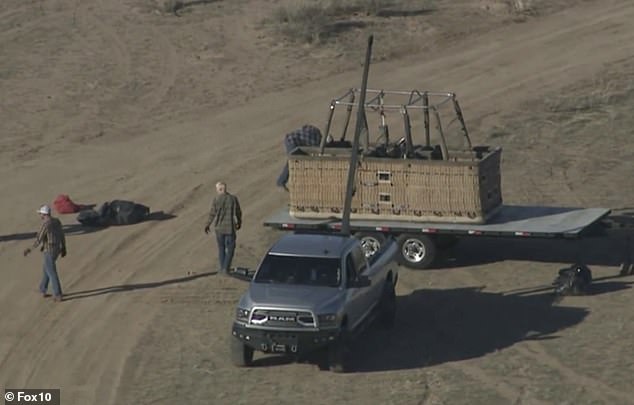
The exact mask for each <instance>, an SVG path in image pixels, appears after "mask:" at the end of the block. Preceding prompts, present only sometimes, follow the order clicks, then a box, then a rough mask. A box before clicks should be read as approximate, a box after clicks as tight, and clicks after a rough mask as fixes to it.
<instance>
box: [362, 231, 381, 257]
mask: <svg viewBox="0 0 634 405" xmlns="http://www.w3.org/2000/svg"><path fill="white" fill-rule="evenodd" d="M354 237H355V238H357V239H359V241H360V242H361V247H362V248H363V251H364V252H365V257H366V258H368V259H369V258H371V257H372V256H374V255H375V254H376V252H378V251H379V250H381V246H383V244H384V243H385V236H384V235H383V234H382V233H380V232H359V233H356V234H354Z"/></svg>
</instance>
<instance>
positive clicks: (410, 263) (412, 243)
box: [397, 234, 436, 270]
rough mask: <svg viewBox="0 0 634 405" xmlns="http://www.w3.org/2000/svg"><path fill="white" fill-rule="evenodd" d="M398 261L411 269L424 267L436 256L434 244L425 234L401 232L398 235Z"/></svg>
mask: <svg viewBox="0 0 634 405" xmlns="http://www.w3.org/2000/svg"><path fill="white" fill-rule="evenodd" d="M397 242H398V247H399V250H400V253H401V254H400V255H398V262H399V263H400V264H402V265H404V266H406V267H409V268H411V269H418V270H421V269H426V268H428V267H429V266H430V265H431V264H432V263H433V262H434V259H435V258H436V244H435V243H434V240H433V239H432V238H430V237H429V236H427V235H408V234H403V235H401V236H399V237H398V240H397Z"/></svg>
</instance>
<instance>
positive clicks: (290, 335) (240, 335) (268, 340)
mask: <svg viewBox="0 0 634 405" xmlns="http://www.w3.org/2000/svg"><path fill="white" fill-rule="evenodd" d="M231 334H232V335H233V338H234V339H239V340H241V341H242V342H243V343H244V344H245V345H247V346H249V347H251V348H252V349H254V350H258V351H261V352H264V353H281V354H304V353H309V352H311V351H315V350H317V349H319V348H322V347H324V346H327V345H328V344H329V343H330V342H333V341H335V340H336V339H337V335H338V331H337V330H336V329H329V330H321V331H314V330H313V331H281V330H269V329H255V328H247V327H246V326H244V325H241V324H238V323H234V324H233V328H232V331H231Z"/></svg>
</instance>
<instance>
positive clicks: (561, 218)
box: [264, 205, 611, 239]
mask: <svg viewBox="0 0 634 405" xmlns="http://www.w3.org/2000/svg"><path fill="white" fill-rule="evenodd" d="M610 212H611V210H610V209H607V208H565V207H544V206H524V205H503V206H502V207H500V209H499V211H498V213H497V214H496V215H495V216H494V217H492V218H491V219H490V220H489V222H487V223H486V224H481V225H480V224H460V223H441V222H406V221H378V220H354V219H353V220H350V229H351V231H353V232H384V233H424V234H446V235H456V236H459V235H464V236H467V235H473V236H478V235H480V236H506V237H535V238H567V239H574V238H579V237H581V236H582V235H583V234H584V231H586V230H587V229H588V228H589V227H590V226H592V225H593V224H595V223H597V222H599V221H601V220H602V219H603V218H605V217H607V216H608V215H609V214H610ZM264 225H265V226H268V227H271V228H277V229H284V230H298V231H301V230H312V231H339V230H340V229H341V226H342V223H341V220H340V219H337V218H332V219H300V218H294V217H293V216H291V215H290V214H289V212H288V208H286V209H281V210H279V211H278V212H277V213H275V214H274V215H272V216H271V217H269V218H268V219H267V220H266V221H265V222H264Z"/></svg>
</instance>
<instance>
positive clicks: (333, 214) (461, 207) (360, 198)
mask: <svg viewBox="0 0 634 405" xmlns="http://www.w3.org/2000/svg"><path fill="white" fill-rule="evenodd" d="M449 152H450V153H449V156H450V158H449V159H446V160H433V159H402V158H385V157H380V158H378V157H363V158H361V159H360V161H359V165H358V167H357V170H356V176H355V181H354V184H355V188H354V189H355V192H354V196H353V199H352V210H351V215H350V217H351V219H368V220H381V219H382V220H390V221H392V220H399V221H419V222H455V223H484V222H486V221H487V220H488V219H489V218H490V217H491V216H492V215H494V214H495V212H496V209H497V208H499V207H500V206H501V204H502V192H501V176H500V161H501V154H502V150H501V149H500V148H488V147H477V148H474V150H466V151H449ZM350 154H351V149H350V148H326V149H324V150H323V152H322V151H320V150H319V148H310V147H306V148H299V149H297V150H296V151H295V152H294V153H292V154H290V155H289V161H288V162H289V173H290V177H289V184H288V186H289V191H290V214H291V215H293V216H294V217H296V218H341V217H342V210H343V206H344V198H345V188H346V183H347V176H348V170H349V164H350Z"/></svg>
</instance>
